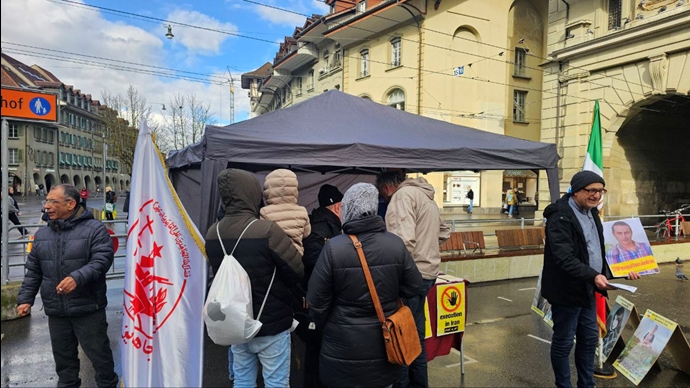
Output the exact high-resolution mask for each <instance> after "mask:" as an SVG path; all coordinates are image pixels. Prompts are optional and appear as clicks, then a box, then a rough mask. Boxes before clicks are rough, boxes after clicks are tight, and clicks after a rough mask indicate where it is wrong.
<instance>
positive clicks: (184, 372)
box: [120, 120, 208, 387]
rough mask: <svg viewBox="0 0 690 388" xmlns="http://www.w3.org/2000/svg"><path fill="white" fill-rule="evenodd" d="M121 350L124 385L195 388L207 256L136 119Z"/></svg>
mask: <svg viewBox="0 0 690 388" xmlns="http://www.w3.org/2000/svg"><path fill="white" fill-rule="evenodd" d="M128 222H129V224H128V230H127V255H126V259H125V284H124V303H123V317H122V335H121V338H120V348H121V354H122V382H123V385H124V386H125V387H200V386H201V385H202V376H203V375H202V372H203V360H204V356H203V349H204V339H203V336H204V321H203V318H202V313H201V312H202V309H203V307H204V297H205V293H206V279H207V266H208V265H207V260H206V256H205V253H204V241H203V239H202V237H201V235H200V234H199V231H197V229H196V227H195V226H194V224H192V222H191V220H190V218H189V216H188V215H187V212H186V211H185V209H184V207H182V204H181V203H180V199H179V198H178V197H177V194H176V193H175V190H174V189H173V187H172V184H171V182H170V180H169V179H168V175H167V173H166V170H165V165H164V160H163V156H162V155H161V153H160V152H159V151H158V148H157V147H156V145H155V144H154V141H153V134H152V133H151V131H150V130H149V129H148V127H147V125H146V122H145V121H144V120H142V121H141V127H140V129H139V138H138V140H137V145H136V148H135V152H134V163H133V165H132V185H131V192H130V200H129V219H128Z"/></svg>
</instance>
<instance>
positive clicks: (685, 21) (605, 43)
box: [551, 11, 690, 61]
mask: <svg viewBox="0 0 690 388" xmlns="http://www.w3.org/2000/svg"><path fill="white" fill-rule="evenodd" d="M688 26H690V11H683V12H680V13H678V14H676V15H671V16H667V17H665V18H662V19H660V20H655V21H651V22H649V23H645V24H643V25H640V26H636V27H633V28H630V29H627V30H623V31H618V32H615V33H611V34H609V35H606V36H603V37H601V38H597V39H594V40H591V41H588V42H583V43H580V44H577V45H575V46H572V47H568V48H564V49H560V50H556V51H554V52H553V53H551V57H552V58H553V60H555V61H559V60H570V59H575V58H578V57H582V56H590V55H593V54H597V53H600V52H602V51H606V50H611V49H612V48H613V47H620V46H622V45H627V44H630V43H633V42H636V41H639V40H642V39H651V38H654V37H656V36H659V35H663V34H667V33H669V32H670V31H672V30H678V29H683V28H685V29H689V30H690V28H689V27H688Z"/></svg>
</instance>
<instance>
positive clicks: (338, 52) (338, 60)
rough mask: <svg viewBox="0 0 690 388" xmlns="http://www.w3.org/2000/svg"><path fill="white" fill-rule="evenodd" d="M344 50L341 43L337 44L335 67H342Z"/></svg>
mask: <svg viewBox="0 0 690 388" xmlns="http://www.w3.org/2000/svg"><path fill="white" fill-rule="evenodd" d="M342 58H343V52H342V51H341V50H340V43H336V44H335V51H334V52H333V67H340V66H341V65H342Z"/></svg>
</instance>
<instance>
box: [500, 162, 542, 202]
mask: <svg viewBox="0 0 690 388" xmlns="http://www.w3.org/2000/svg"><path fill="white" fill-rule="evenodd" d="M538 182H539V176H538V175H537V174H536V173H535V172H534V171H531V170H505V171H504V172H503V196H504V197H503V198H504V200H505V193H506V192H507V191H508V189H511V188H512V189H516V190H517V191H518V192H519V193H520V195H519V197H520V200H521V201H522V202H523V203H532V204H535V203H536V202H535V199H534V197H535V196H536V195H537V192H538V191H539V187H538V185H537V183H538Z"/></svg>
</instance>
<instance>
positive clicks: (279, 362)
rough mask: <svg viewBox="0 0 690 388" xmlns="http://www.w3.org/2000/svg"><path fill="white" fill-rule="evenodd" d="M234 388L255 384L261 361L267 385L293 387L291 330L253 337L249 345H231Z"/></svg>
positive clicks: (249, 386) (253, 385)
mask: <svg viewBox="0 0 690 388" xmlns="http://www.w3.org/2000/svg"><path fill="white" fill-rule="evenodd" d="M230 349H232V355H233V357H234V360H233V367H232V370H233V372H235V384H234V387H235V388H254V387H256V376H257V375H258V373H259V362H261V367H262V370H263V377H264V385H265V386H266V388H272V387H281V388H283V387H289V386H290V349H291V345H290V331H289V330H285V331H283V332H281V333H278V334H276V335H270V336H266V337H254V338H253V339H252V340H251V341H249V342H248V343H246V344H239V345H232V346H231V347H230Z"/></svg>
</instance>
